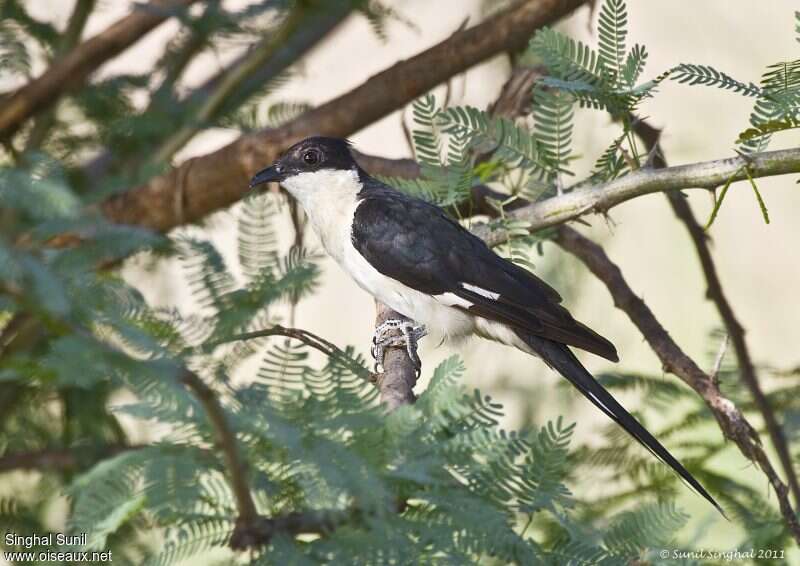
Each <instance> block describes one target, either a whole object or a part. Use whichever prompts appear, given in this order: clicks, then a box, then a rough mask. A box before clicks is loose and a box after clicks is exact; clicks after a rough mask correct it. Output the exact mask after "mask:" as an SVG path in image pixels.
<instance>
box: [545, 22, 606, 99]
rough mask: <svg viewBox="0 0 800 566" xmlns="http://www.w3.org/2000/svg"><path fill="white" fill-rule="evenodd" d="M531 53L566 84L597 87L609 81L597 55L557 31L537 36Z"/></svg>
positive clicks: (590, 49) (549, 30)
mask: <svg viewBox="0 0 800 566" xmlns="http://www.w3.org/2000/svg"><path fill="white" fill-rule="evenodd" d="M530 49H531V51H532V52H533V53H534V54H535V55H537V56H538V57H540V58H541V59H542V61H543V62H544V64H545V65H546V66H547V68H548V70H549V71H550V72H551V73H553V74H554V75H555V76H556V77H558V78H560V79H562V80H564V81H570V82H576V83H582V84H586V85H589V86H595V87H596V86H598V85H600V84H601V83H603V82H604V81H605V80H606V77H607V73H608V71H607V69H606V68H605V66H604V63H603V62H602V61H601V59H600V57H599V56H598V54H597V52H596V51H594V50H593V49H592V48H590V47H589V46H588V45H585V44H584V43H582V42H580V41H577V40H574V39H572V38H571V37H568V36H566V35H564V34H561V33H559V32H557V31H555V30H553V29H550V28H543V29H541V30H539V31H538V32H536V35H534V36H533V40H531V43H530Z"/></svg>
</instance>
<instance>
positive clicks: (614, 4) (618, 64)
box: [597, 0, 628, 81]
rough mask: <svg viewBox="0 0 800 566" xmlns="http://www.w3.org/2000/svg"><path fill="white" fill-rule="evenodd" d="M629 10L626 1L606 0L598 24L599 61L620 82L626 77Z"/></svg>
mask: <svg viewBox="0 0 800 566" xmlns="http://www.w3.org/2000/svg"><path fill="white" fill-rule="evenodd" d="M627 26H628V8H627V6H625V0H605V1H604V2H603V4H602V6H601V7H600V16H599V18H598V22H597V30H598V35H599V40H598V49H597V51H598V60H599V64H600V65H602V66H603V68H604V69H606V70H607V71H610V72H611V73H612V75H613V76H614V77H615V79H616V80H617V81H618V80H619V78H620V77H623V76H624V73H623V66H624V65H625V52H626V47H625V38H626V36H627V35H628V29H627Z"/></svg>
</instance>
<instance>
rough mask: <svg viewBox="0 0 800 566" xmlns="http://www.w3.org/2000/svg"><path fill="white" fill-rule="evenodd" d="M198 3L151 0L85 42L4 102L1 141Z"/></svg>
mask: <svg viewBox="0 0 800 566" xmlns="http://www.w3.org/2000/svg"><path fill="white" fill-rule="evenodd" d="M196 1H197V0H153V2H151V3H150V4H147V5H145V6H138V7H137V8H136V9H134V10H133V12H131V13H130V14H128V15H127V16H125V17H124V18H122V19H121V20H119V21H117V22H116V23H114V24H112V25H111V26H110V27H109V28H107V29H106V30H105V31H103V32H101V33H99V34H98V35H96V36H94V37H92V38H91V39H87V40H86V41H84V42H83V43H81V44H80V45H78V46H77V47H75V48H74V49H72V50H71V51H70V52H69V53H67V54H66V55H64V57H62V58H60V59H59V60H58V62H57V63H56V64H54V65H52V66H51V67H49V68H48V69H47V70H46V71H45V72H44V73H43V74H42V75H41V76H40V77H39V78H37V79H34V80H32V81H31V82H29V83H28V84H26V85H25V86H23V87H21V88H20V89H19V90H17V91H16V92H14V93H13V94H11V95H9V96H8V97H6V98H5V99H4V100H3V104H2V106H0V139H8V138H9V137H10V136H11V135H12V134H14V132H16V131H17V130H18V129H19V127H20V126H21V125H22V124H23V123H24V122H25V121H26V120H27V119H28V118H30V117H31V116H33V115H34V114H36V113H37V112H39V111H40V110H42V109H44V108H46V107H47V106H49V105H50V104H52V103H53V102H55V101H56V100H57V99H58V98H59V97H60V96H61V95H62V94H64V93H65V92H69V91H71V90H74V89H75V88H77V87H79V86H80V85H82V84H83V83H84V82H85V81H86V78H87V77H88V76H89V75H90V74H91V73H92V72H94V71H95V69H97V68H98V67H99V66H100V65H102V64H103V63H105V62H106V61H108V60H109V59H111V58H112V57H114V56H115V55H117V54H119V53H121V52H122V51H124V50H125V49H126V48H128V47H130V46H131V45H132V44H133V43H135V42H136V41H138V40H139V39H140V38H141V37H142V36H144V35H145V34H146V33H147V32H149V31H150V30H152V29H153V28H155V27H156V26H157V25H159V24H160V23H161V22H163V21H164V20H166V19H167V18H169V17H171V16H172V15H173V14H174V13H175V11H176V10H178V9H181V8H184V7H186V6H189V5H190V4H192V3H194V2H196Z"/></svg>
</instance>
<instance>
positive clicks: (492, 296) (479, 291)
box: [461, 283, 500, 301]
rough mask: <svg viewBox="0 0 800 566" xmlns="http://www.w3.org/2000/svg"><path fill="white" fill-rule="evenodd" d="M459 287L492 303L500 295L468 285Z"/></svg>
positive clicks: (463, 284) (464, 284)
mask: <svg viewBox="0 0 800 566" xmlns="http://www.w3.org/2000/svg"><path fill="white" fill-rule="evenodd" d="M461 286H462V287H463V288H464V289H466V290H467V291H472V292H473V293H477V294H478V295H480V296H481V297H486V298H487V299H491V300H493V301H496V300H497V299H498V297H500V293H493V292H492V291H487V290H486V289H483V288H481V287H478V286H476V285H470V284H469V283H462V284H461Z"/></svg>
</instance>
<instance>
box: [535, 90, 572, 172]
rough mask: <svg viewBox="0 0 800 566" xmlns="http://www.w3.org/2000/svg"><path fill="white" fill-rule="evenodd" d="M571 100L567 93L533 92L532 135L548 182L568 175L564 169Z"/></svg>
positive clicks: (568, 152)
mask: <svg viewBox="0 0 800 566" xmlns="http://www.w3.org/2000/svg"><path fill="white" fill-rule="evenodd" d="M574 107H575V101H574V99H573V97H572V95H570V94H569V93H566V92H553V91H550V90H543V89H541V90H537V91H535V93H534V110H533V117H534V129H533V134H534V136H535V138H536V141H537V142H538V145H539V150H540V152H541V154H542V156H543V158H544V161H545V162H547V163H548V164H552V169H551V171H550V172H549V178H550V180H551V182H555V181H557V180H558V174H559V173H567V174H571V172H570V171H569V169H568V165H569V161H570V157H571V154H572V129H573V117H574V115H575V113H574Z"/></svg>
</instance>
